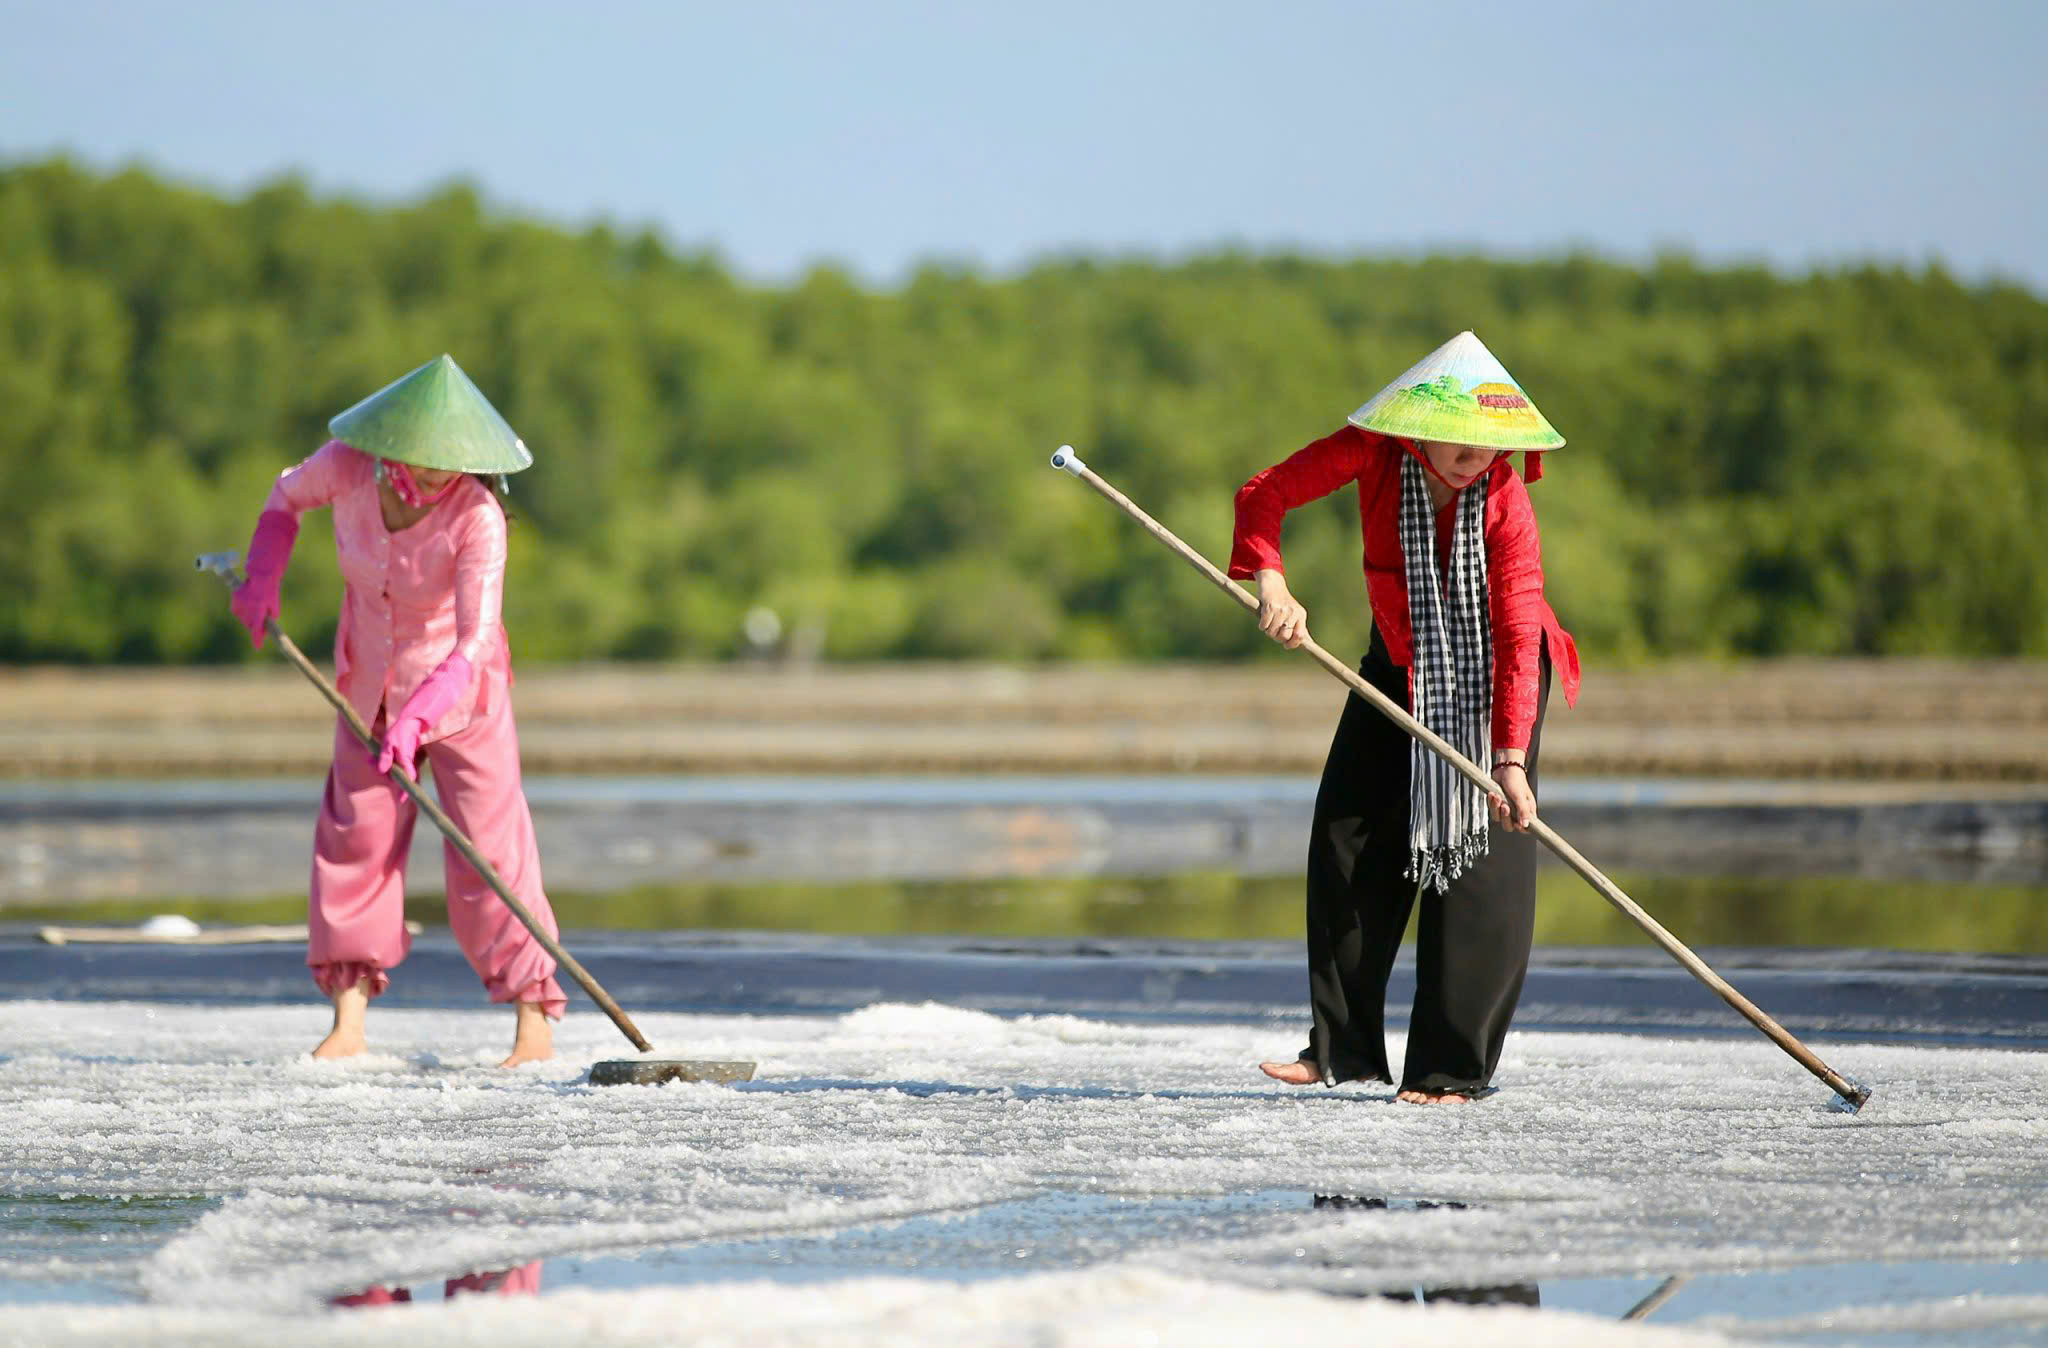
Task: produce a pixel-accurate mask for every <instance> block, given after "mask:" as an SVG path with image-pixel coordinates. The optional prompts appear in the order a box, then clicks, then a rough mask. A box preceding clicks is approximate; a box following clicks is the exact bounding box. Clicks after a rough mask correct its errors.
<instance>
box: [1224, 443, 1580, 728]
mask: <svg viewBox="0 0 2048 1348" xmlns="http://www.w3.org/2000/svg"><path fill="white" fill-rule="evenodd" d="M1403 454H1413V455H1415V456H1416V457H1417V458H1420V457H1421V451H1420V450H1419V449H1417V448H1416V447H1415V445H1414V444H1413V443H1411V442H1410V441H1406V440H1395V439H1392V438H1390V437H1388V436H1384V435H1379V434H1376V433H1374V432H1372V431H1364V430H1360V429H1359V428H1358V427H1356V426H1346V427H1344V429H1342V430H1340V431H1338V432H1337V433H1336V434H1335V435H1328V436H1325V437H1323V438H1322V439H1320V440H1317V441H1315V442H1314V443H1312V444H1310V445H1307V446H1305V447H1304V448H1303V449H1302V450H1301V451H1300V452H1298V453H1296V454H1295V455H1293V456H1292V457H1291V458H1289V459H1287V460H1286V461H1285V462H1284V463H1277V464H1275V465H1273V466H1272V467H1271V468H1268V469H1267V470H1266V471H1265V472H1263V473H1260V474H1259V475H1258V476H1257V477H1254V478H1253V479H1252V480H1251V481H1249V482H1247V483H1245V484H1244V487H1243V488H1242V489H1241V490H1240V491H1239V492H1238V493H1237V537H1236V540H1235V542H1234V543H1233V545H1232V547H1231V550H1230V574H1231V577H1232V578H1233V579H1236V580H1249V579H1251V578H1252V576H1253V575H1254V574H1255V573H1257V572H1259V571H1264V570H1273V571H1279V570H1284V568H1283V567H1282V566H1281V564H1280V525H1281V521H1282V520H1283V519H1284V518H1285V516H1286V514H1287V512H1288V511H1290V510H1292V509H1294V508H1295V507H1296V506H1300V505H1306V504H1307V503H1308V502H1310V501H1314V500H1318V499H1320V498H1322V497H1325V496H1328V495H1329V494H1330V493H1331V492H1333V491H1335V490H1337V489H1338V488H1339V487H1341V486H1344V485H1345V484H1346V483H1349V482H1356V483H1357V484H1358V515H1359V521H1360V523H1361V525H1362V526H1363V530H1364V534H1365V590H1366V595H1367V597H1368V598H1369V599H1370V601H1371V603H1372V620H1373V625H1374V626H1375V627H1377V628H1378V629H1379V633H1380V638H1381V640H1383V641H1384V642H1385V643H1386V646H1387V654H1388V655H1389V656H1390V657H1391V658H1392V659H1393V662H1394V663H1395V664H1397V665H1400V666H1401V667H1403V668H1409V667H1411V666H1412V665H1413V664H1414V662H1415V642H1414V637H1413V636H1412V634H1411V633H1410V632H1409V630H1408V573H1407V570H1406V568H1405V566H1404V560H1403V558H1402V555H1401V522H1400V521H1401V456H1402V455H1403ZM1425 466H1426V461H1425ZM1487 479H1488V481H1489V483H1490V484H1491V485H1490V487H1489V489H1488V492H1487V497H1486V589H1487V599H1488V606H1489V609H1490V612H1491V617H1492V620H1493V745H1494V747H1495V748H1496V749H1526V748H1528V747H1529V732H1530V729H1531V728H1532V727H1533V726H1534V725H1535V723H1536V689H1537V680H1538V677H1539V674H1540V665H1541V660H1542V653H1543V643H1544V642H1545V640H1546V639H1547V640H1548V641H1549V644H1550V661H1551V665H1552V668H1553V669H1554V670H1555V672H1556V675H1557V678H1558V682H1559V683H1561V684H1562V685H1563V687H1564V697H1565V701H1566V702H1567V703H1574V704H1575V703H1577V701H1578V700H1579V648H1578V646H1577V644H1576V643H1574V642H1573V641H1572V639H1571V636H1570V635H1569V634H1568V633H1567V632H1566V631H1565V630H1564V628H1563V627H1561V626H1560V625H1559V624H1558V621H1557V615H1556V614H1555V613H1553V612H1551V610H1550V604H1549V603H1548V601H1546V600H1545V599H1544V598H1543V560H1542V556H1541V549H1540V547H1539V545H1538V543H1537V538H1536V511H1535V509H1534V508H1533V507H1532V506H1531V505H1530V504H1529V489H1528V488H1527V487H1525V486H1523V485H1522V479H1520V478H1519V477H1516V476H1515V472H1514V469H1512V468H1510V467H1508V458H1507V455H1505V454H1503V455H1501V456H1500V457H1499V458H1498V459H1496V460H1494V463H1493V467H1491V468H1489V469H1487ZM1456 507H1457V498H1456V497H1453V498H1452V500H1451V502H1450V504H1449V505H1446V506H1445V507H1444V508H1443V509H1442V510H1440V511H1438V512H1437V517H1436V527H1437V548H1438V551H1439V554H1440V555H1439V565H1441V562H1442V555H1443V554H1447V553H1448V552H1449V549H1450V541H1451V540H1450V531H1451V528H1452V525H1453V523H1454V522H1455V520H1456V518H1457V510H1456ZM1409 677H1410V678H1411V679H1412V678H1413V677H1414V676H1413V674H1412V673H1411V675H1410V676H1409ZM1410 691H1411V693H1412V691H1413V687H1412V685H1411V688H1410Z"/></svg>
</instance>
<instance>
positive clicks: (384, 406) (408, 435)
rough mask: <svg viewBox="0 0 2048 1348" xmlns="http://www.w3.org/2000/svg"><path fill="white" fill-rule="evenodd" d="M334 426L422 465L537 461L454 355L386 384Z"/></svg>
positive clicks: (372, 447)
mask: <svg viewBox="0 0 2048 1348" xmlns="http://www.w3.org/2000/svg"><path fill="white" fill-rule="evenodd" d="M327 429H328V430H330V431H332V432H333V433H334V438H335V439H337V440H343V441H346V442H347V443H349V444H351V445H354V446H355V447H356V448H357V449H360V450H362V451H363V452H364V453H365V454H375V455H377V456H378V457H379V458H385V459H396V460H397V461H398V462H400V463H409V464H412V465H413V466H414V467H416V468H440V469H445V470H448V471H450V472H457V473H516V472H518V471H519V470H520V469H522V468H530V467H532V466H533V455H531V454H529V453H527V451H526V442H525V441H523V440H521V439H520V438H519V437H518V436H517V435H516V434H514V433H513V430H512V427H511V426H509V425H507V424H506V422H505V418H503V417H501V416H499V415H498V409H497V408H495V407H493V406H491V401H490V399H488V398H486V397H484V395H483V394H482V393H480V392H478V391H477V386H476V385H475V384H472V383H470V382H469V376H468V375H466V374H464V373H463V372H462V367H461V366H459V365H457V364H456V363H455V361H454V359H453V358H452V357H449V356H441V357H439V358H438V359H435V360H430V361H428V362H427V363H426V364H425V365H422V366H420V367H419V368H418V369H417V370H414V371H413V372H412V373H411V374H409V375H406V376H405V377H404V378H402V379H399V380H395V381H394V382H392V383H390V384H386V385H385V386H384V387H383V388H381V389H378V390H377V391H376V392H375V393H372V394H371V395H370V396H369V397H367V398H365V399H363V400H362V401H361V402H359V403H357V404H356V405H355V406H354V407H351V408H349V409H348V411H346V412H343V413H342V414H341V415H340V416H338V417H336V418H335V419H334V420H332V421H330V422H328V423H327Z"/></svg>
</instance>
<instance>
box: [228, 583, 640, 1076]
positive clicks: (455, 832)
mask: <svg viewBox="0 0 2048 1348" xmlns="http://www.w3.org/2000/svg"><path fill="white" fill-rule="evenodd" d="M196 565H197V566H198V568H199V569H200V570H201V571H210V572H212V573H213V574H214V575H216V576H219V577H220V579H221V581H222V582H223V583H225V584H226V585H227V586H228V588H230V589H233V588H235V587H236V586H238V585H240V584H241V582H242V577H241V575H240V573H239V572H238V571H236V569H235V555H234V554H233V553H232V552H226V553H221V552H211V553H207V554H206V555H205V556H203V557H201V558H199V559H198V562H197V563H196ZM263 627H264V630H265V631H267V632H269V633H270V639H271V640H272V641H275V642H276V643H277V648H278V649H279V650H281V651H283V652H284V655H285V658H286V659H287V660H290V661H291V662H292V663H293V664H294V665H297V666H298V668H299V673H301V674H303V675H305V676H306V678H307V680H308V681H309V682H311V683H312V685H313V686H314V687H315V688H317V689H319V690H320V696H322V697H324V698H326V699H327V700H328V701H329V702H330V703H332V704H333V705H334V709H335V710H336V711H338V712H340V713H341V717H342V719H343V720H344V721H346V722H347V723H348V728H349V729H350V730H351V731H353V732H354V733H355V737H356V738H357V739H359V740H361V741H362V742H363V747H364V748H366V749H368V750H369V751H370V752H371V753H376V752H377V751H378V750H380V749H381V748H383V746H382V745H381V744H379V743H378V742H377V737H376V736H375V735H373V734H371V733H370V728H369V727H368V726H366V725H364V724H363V718H362V717H361V716H359V715H358V714H357V713H356V709H355V708H354V707H352V706H350V705H349V703H348V699H347V698H345V697H343V696H342V695H341V690H340V689H338V688H336V687H335V686H334V684H333V682H332V681H331V680H330V679H328V677H327V676H326V675H325V674H322V673H321V672H320V670H319V667H318V666H316V665H315V664H314V663H313V662H312V661H311V660H308V659H307V658H306V653H305V652H304V651H302V650H300V649H299V646H298V643H297V642H295V641H293V640H292V639H291V638H290V637H289V636H287V635H285V630H284V628H282V627H280V626H278V623H277V619H275V618H266V619H264V622H263ZM391 776H392V778H393V779H394V780H396V781H397V783H398V784H399V786H400V787H402V788H404V790H405V793H406V794H407V795H408V796H411V797H412V799H413V803H414V804H416V805H418V806H419V807H420V812H421V813H422V814H424V815H426V816H427V818H429V819H431V820H433V821H434V827H435V828H438V829H440V830H441V832H442V833H443V834H444V835H445V836H446V837H447V839H448V841H449V842H450V843H452V844H453V845H454V847H455V850H456V851H458V852H460V853H462V856H463V859H464V860H466V861H468V862H469V864H470V865H471V866H473V867H475V868H476V873H477V874H478V875H480V876H482V877H483V880H484V883H485V884H487V885H489V886H490V887H491V889H492V891H493V892H494V893H496V894H497V896H498V897H499V898H500V899H501V900H503V901H504V904H505V906H506V907H507V908H509V909H511V910H512V916H514V917H516V918H518V919H519V920H520V922H521V923H523V924H524V925H525V927H526V929H527V930H528V931H530V932H532V933H533V939H534V940H536V941H539V942H540V944H541V948H542V949H544V950H546V951H547V952H548V953H549V954H550V955H553V956H554V957H555V963H557V964H559V965H560V966H561V967H562V968H564V969H566V970H568V973H569V976H570V977H571V978H573V979H575V980H576V982H577V985H578V986H580V987H581V988H582V989H583V990H584V991H585V992H586V993H588V994H589V995H590V1000H591V1001H593V1002H596V1003H597V1004H598V1006H599V1007H600V1008H601V1009H602V1010H603V1011H604V1013H605V1014H606V1015H607V1016H610V1017H611V1018H612V1024H614V1025H616V1026H618V1027H619V1031H620V1033H622V1034H624V1035H625V1036H626V1038H627V1039H629V1040H631V1041H632V1044H633V1047H634V1048H637V1049H639V1050H640V1051H641V1052H642V1053H649V1052H652V1051H653V1049H654V1045H652V1044H650V1043H648V1042H647V1038H646V1036H645V1035H643V1034H641V1033H640V1027H639V1026H637V1025H635V1024H634V1023H633V1018H632V1017H631V1016H628V1015H627V1014H626V1012H625V1009H624V1008H623V1007H621V1006H620V1005H619V1004H618V1003H617V1002H615V1001H613V1000H612V996H611V994H610V993H608V992H606V991H605V990H604V988H603V987H602V986H600V985H599V983H598V981H597V980H596V979H595V978H593V977H591V976H590V971H589V970H587V969H585V968H584V967H583V966H582V965H581V964H580V963H578V962H577V960H576V957H575V956H574V955H571V954H570V953H569V952H568V951H566V950H564V949H563V948H562V943H561V942H560V941H558V940H556V939H555V938H554V937H553V936H551V935H550V934H549V933H548V930H547V928H545V927H543V926H541V924H540V923H539V922H537V921H535V920H534V916H533V914H532V913H531V912H529V911H528V910H527V907H526V905H525V904H523V903H521V902H520V901H519V899H518V898H517V896H515V895H514V894H513V893H512V890H511V888H510V887H509V886H507V885H506V883H505V881H504V880H503V879H502V878H500V876H499V875H498V870H497V867H495V866H493V865H491V863H490V862H489V861H487V860H485V859H484V854H483V853H481V852H479V851H477V849H476V844H475V843H473V842H471V841H470V840H469V838H468V837H467V836H465V835H464V833H463V832H462V830H461V829H459V828H457V827H456V826H455V821H454V820H453V819H450V818H449V817H448V813H447V811H445V810H443V809H442V808H441V803H440V802H439V801H437V800H435V799H434V798H433V797H432V796H429V795H428V794H427V793H426V792H425V791H424V790H422V789H421V788H420V784H419V781H418V779H417V778H415V777H414V776H413V775H412V773H411V772H410V771H409V770H408V767H407V765H406V764H403V763H397V762H394V763H393V764H392V765H391Z"/></svg>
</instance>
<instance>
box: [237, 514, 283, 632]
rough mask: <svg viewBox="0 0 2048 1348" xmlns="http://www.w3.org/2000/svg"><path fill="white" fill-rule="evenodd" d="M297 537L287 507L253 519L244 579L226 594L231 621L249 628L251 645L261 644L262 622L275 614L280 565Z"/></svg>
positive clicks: (280, 571) (279, 581)
mask: <svg viewBox="0 0 2048 1348" xmlns="http://www.w3.org/2000/svg"><path fill="white" fill-rule="evenodd" d="M298 538H299V517H298V516H297V515H294V514H293V513H292V512H291V511H289V510H266V511H264V512H263V513H262V514H261V515H260V516H258V517H257V519H256V532H255V533H253V534H251V535H250V536H249V560H248V562H247V564H246V565H245V566H244V567H243V571H244V573H245V575H246V576H247V579H245V580H244V581H243V582H242V583H241V584H240V585H237V586H236V587H235V592H234V593H233V594H232V595H230V596H229V597H228V609H229V610H230V611H231V612H232V613H233V614H234V615H235V621H237V622H239V623H241V624H242V626H244V627H246V628H248V629H249V644H250V645H251V646H257V647H260V646H262V645H263V635H264V627H263V625H264V623H265V622H267V621H268V620H269V619H271V618H275V617H276V616H277V615H278V607H277V590H278V586H280V585H282V584H283V583H284V568H285V566H286V564H287V563H289V562H290V561H291V559H292V544H293V543H295V542H297V541H298Z"/></svg>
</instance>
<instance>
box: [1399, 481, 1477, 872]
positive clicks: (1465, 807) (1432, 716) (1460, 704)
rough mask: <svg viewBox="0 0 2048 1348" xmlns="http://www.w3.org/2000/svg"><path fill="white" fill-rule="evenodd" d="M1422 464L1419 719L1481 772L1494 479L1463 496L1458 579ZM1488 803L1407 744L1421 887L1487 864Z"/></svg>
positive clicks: (1415, 527)
mask: <svg viewBox="0 0 2048 1348" xmlns="http://www.w3.org/2000/svg"><path fill="white" fill-rule="evenodd" d="M1422 474H1423V467H1422V464H1421V463H1420V462H1419V461H1417V460H1416V458H1415V457H1414V456H1413V455H1408V456H1406V457H1404V458H1403V460H1402V462H1401V552H1402V555H1403V557H1404V558H1405V560H1406V564H1407V574H1408V627H1409V630H1410V631H1411V632H1413V633H1414V637H1415V657H1414V658H1415V663H1414V665H1413V666H1412V667H1411V669H1412V678H1413V684H1414V703H1415V705H1414V716H1415V719H1416V720H1418V721H1420V722H1422V724H1424V725H1425V726H1428V727H1429V728H1430V729H1431V730H1433V731H1435V732H1436V733H1437V734H1438V735H1441V736H1442V737H1443V738H1444V739H1446V740H1448V741H1450V743H1451V745H1452V747H1454V748H1455V749H1457V750H1458V752H1460V753H1462V754H1464V755H1465V757H1467V758H1469V759H1471V760H1472V761H1473V762H1475V763H1479V764H1484V763H1486V762H1487V761H1488V760H1489V759H1490V758H1491V757H1492V756H1493V747H1492V741H1493V631H1492V623H1491V621H1490V619H1489V617H1488V614H1487V607H1486V489H1487V479H1486V476H1485V475H1481V477H1480V478H1479V480H1478V481H1476V482H1474V483H1473V484H1472V485H1471V486H1469V487H1466V488H1465V489H1464V490H1463V491H1461V492H1460V493H1459V494H1458V518H1457V522H1456V524H1455V525H1454V527H1453V530H1452V534H1451V574H1450V576H1449V578H1448V581H1446V580H1445V579H1443V578H1440V577H1439V575H1438V572H1437V562H1436V512H1435V511H1434V510H1432V509H1431V508H1430V504H1429V488H1428V486H1427V485H1426V484H1425V482H1424V480H1423V476H1422ZM1487 818H1488V809H1487V796H1486V793H1485V792H1484V791H1481V790H1480V789H1479V788H1478V787H1476V786H1474V785H1472V783H1471V782H1469V781H1467V780H1466V779H1465V777H1464V775H1463V774H1462V773H1460V772H1459V771H1458V770H1457V769H1456V768H1454V767H1452V766H1451V765H1450V762H1449V761H1448V760H1446V759H1445V758H1443V757H1442V756H1440V755H1439V754H1437V753H1436V752H1435V751H1434V750H1432V749H1430V748H1429V747H1428V746H1427V745H1425V744H1423V742H1422V741H1421V740H1411V741H1410V742H1409V745H1408V871H1407V876H1408V878H1409V879H1410V880H1413V881H1415V882H1416V884H1417V885H1434V886H1435V887H1436V889H1437V891H1438V892H1439V893H1441V892H1443V891H1444V890H1446V889H1448V888H1449V887H1450V882H1451V881H1453V880H1455V879H1457V878H1458V876H1459V875H1461V874H1462V873H1463V872H1464V870H1465V868H1466V867H1467V866H1470V865H1472V864H1473V863H1474V862H1476V861H1478V860H1479V858H1481V857H1483V856H1485V855H1486V837H1487V834H1486V826H1487Z"/></svg>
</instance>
